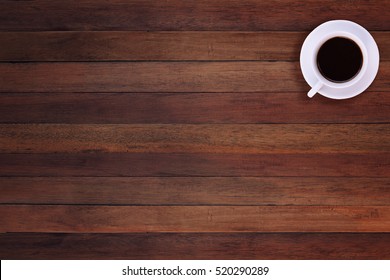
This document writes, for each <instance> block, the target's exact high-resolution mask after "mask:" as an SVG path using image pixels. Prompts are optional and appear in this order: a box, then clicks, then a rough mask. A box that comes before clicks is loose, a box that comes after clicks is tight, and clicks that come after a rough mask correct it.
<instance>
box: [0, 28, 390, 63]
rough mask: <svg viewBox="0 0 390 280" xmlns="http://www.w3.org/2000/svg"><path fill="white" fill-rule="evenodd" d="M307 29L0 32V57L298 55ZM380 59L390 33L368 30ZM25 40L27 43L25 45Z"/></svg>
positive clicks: (388, 56)
mask: <svg viewBox="0 0 390 280" xmlns="http://www.w3.org/2000/svg"><path fill="white" fill-rule="evenodd" d="M307 35H308V32H228V31H227V32H215V31H214V32H120V31H119V32H117V31H116V32H104V31H103V32H14V33H12V32H0V45H1V46H2V48H1V49H0V61H110V60H121V61H142V60H148V61H149V60H159V61H171V60H172V61H175V60H176V61H177V60H186V61H188V60H208V61H218V60H268V61H269V60H289V61H298V60H299V53H300V49H301V46H302V43H303V41H304V39H305V37H306V36H307ZM372 35H373V36H374V38H375V40H376V42H377V44H378V46H379V49H380V51H381V60H382V61H384V60H390V35H389V33H388V32H372ZM26 45H28V48H26V47H25V46H26Z"/></svg>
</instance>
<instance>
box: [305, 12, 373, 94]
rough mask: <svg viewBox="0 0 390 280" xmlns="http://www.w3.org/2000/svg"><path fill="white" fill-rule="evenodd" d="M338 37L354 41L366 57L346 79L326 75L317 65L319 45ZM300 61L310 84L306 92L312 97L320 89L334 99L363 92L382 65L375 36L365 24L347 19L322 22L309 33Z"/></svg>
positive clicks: (320, 91)
mask: <svg viewBox="0 0 390 280" xmlns="http://www.w3.org/2000/svg"><path fill="white" fill-rule="evenodd" d="M335 37H342V38H347V39H350V40H352V41H353V42H355V43H356V45H357V46H358V47H359V48H360V51H361V54H362V58H363V60H362V66H361V68H360V70H359V72H358V73H357V74H356V75H355V76H354V77H353V78H352V79H350V80H348V81H345V82H333V81H331V80H329V79H327V78H326V77H324V76H323V75H322V74H321V72H320V70H319V69H318V66H317V54H318V51H319V49H320V48H321V46H322V45H323V44H324V43H325V42H327V41H328V40H330V39H332V38H335ZM300 65H301V70H302V73H303V76H304V78H305V80H306V82H307V83H308V84H309V85H310V86H311V89H310V91H309V92H308V94H307V95H308V96H309V97H313V96H314V95H315V94H316V93H317V92H318V93H320V94H321V95H323V96H326V97H329V98H333V99H345V98H351V97H354V96H356V95H358V94H360V93H362V92H363V91H364V90H366V89H367V88H368V87H369V86H370V85H371V83H372V82H373V81H374V79H375V76H376V74H377V72H378V68H379V50H378V46H377V45H376V43H375V40H374V38H373V37H372V36H371V34H370V33H369V32H368V31H367V30H366V29H364V28H363V27H362V26H360V25H358V24H356V23H354V22H351V21H347V20H332V21H328V22H325V23H323V24H321V25H320V26H318V27H317V28H315V29H314V30H313V31H312V32H311V33H310V34H309V35H308V36H307V38H306V40H305V42H304V43H303V46H302V49H301V56H300Z"/></svg>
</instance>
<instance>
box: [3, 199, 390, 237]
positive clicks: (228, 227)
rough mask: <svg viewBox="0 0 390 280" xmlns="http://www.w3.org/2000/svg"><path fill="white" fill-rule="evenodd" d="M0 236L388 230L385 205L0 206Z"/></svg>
mask: <svg viewBox="0 0 390 280" xmlns="http://www.w3.org/2000/svg"><path fill="white" fill-rule="evenodd" d="M0 214H1V217H3V218H2V223H1V225H0V232H68V233H77V232H83V233H84V232H85V233H120V232H356V231H358V232H390V207H389V206H375V207H369V206H64V205H60V206H58V205H56V206H31V205H29V206H26V205H24V206H15V205H0Z"/></svg>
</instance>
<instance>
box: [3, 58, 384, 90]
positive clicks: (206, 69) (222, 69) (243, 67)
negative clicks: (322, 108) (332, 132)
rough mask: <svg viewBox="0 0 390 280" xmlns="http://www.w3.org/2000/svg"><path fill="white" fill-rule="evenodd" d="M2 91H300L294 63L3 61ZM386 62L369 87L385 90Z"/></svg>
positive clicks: (301, 86) (299, 76) (301, 83)
mask: <svg viewBox="0 0 390 280" xmlns="http://www.w3.org/2000/svg"><path fill="white" fill-rule="evenodd" d="M0 73H2V75H1V76H0V84H1V85H2V87H1V88H0V92H53V91H54V92H280V91H284V92H294V91H295V92H296V91H299V92H302V93H305V92H306V91H307V90H308V89H309V86H308V85H307V84H306V82H305V81H304V79H303V76H302V74H301V70H300V68H299V63H298V62H255V61H254V62H130V63H129V62H100V63H86V62H84V63H82V62H80V63H72V62H70V63H59V62H57V63H55V62H53V63H2V64H0ZM389 80H390V62H388V61H384V62H382V63H381V67H380V69H379V73H378V75H377V77H376V80H375V81H374V83H373V84H372V85H371V87H369V89H368V91H386V90H387V89H388V87H389Z"/></svg>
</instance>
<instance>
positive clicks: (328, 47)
mask: <svg viewBox="0 0 390 280" xmlns="http://www.w3.org/2000/svg"><path fill="white" fill-rule="evenodd" d="M362 65H363V54H362V51H361V50H360V48H359V46H358V45H357V44H356V43H355V42H354V41H352V40H350V39H347V38H343V37H334V38H332V39H329V40H328V41H326V42H325V43H324V44H323V45H322V46H321V48H320V49H319V51H318V54H317V66H318V69H319V70H320V72H321V74H322V75H323V76H324V77H325V78H326V79H328V80H330V81H332V82H336V83H342V82H347V81H349V80H351V79H353V78H354V77H355V76H356V75H357V74H358V73H359V71H360V69H361V68H362Z"/></svg>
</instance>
